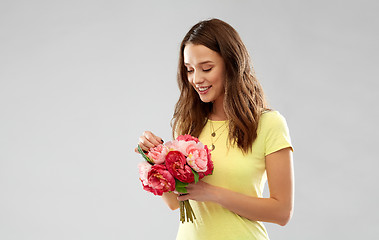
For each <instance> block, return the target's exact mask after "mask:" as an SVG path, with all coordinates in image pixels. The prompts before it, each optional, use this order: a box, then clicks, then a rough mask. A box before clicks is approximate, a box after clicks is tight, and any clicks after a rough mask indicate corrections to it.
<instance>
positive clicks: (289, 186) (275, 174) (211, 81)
mask: <svg viewBox="0 0 379 240" xmlns="http://www.w3.org/2000/svg"><path fill="white" fill-rule="evenodd" d="M184 62H185V65H186V67H187V70H188V80H189V81H190V83H191V85H192V86H193V87H194V88H195V89H196V91H198V92H199V89H198V87H199V86H200V87H203V86H205V87H207V86H211V88H210V89H209V91H208V92H207V93H206V94H199V95H200V98H201V100H202V101H204V102H209V101H212V102H213V103H214V106H213V112H212V114H211V115H210V118H211V119H212V120H226V114H225V111H224V107H223V100H224V81H225V63H224V60H223V59H222V57H221V56H220V55H219V54H218V53H217V52H214V51H212V50H210V49H208V48H206V47H205V46H202V45H193V44H189V45H187V46H186V47H185V48H184ZM209 69H211V70H209ZM161 140H162V139H161V138H160V137H158V136H156V135H154V134H153V133H152V132H150V131H146V132H144V133H143V135H142V136H141V137H140V138H139V145H140V146H141V148H142V149H143V150H145V151H148V150H149V148H151V147H154V146H157V145H158V144H160V143H161ZM135 151H136V152H138V151H137V149H135ZM265 162H266V172H267V181H268V186H269V191H270V197H269V198H257V197H251V196H247V195H244V194H241V193H237V192H234V191H231V190H228V189H224V188H221V187H218V186H214V185H211V184H208V183H205V182H203V181H199V182H198V183H197V184H194V183H192V184H189V185H188V186H187V191H188V194H186V195H183V196H178V194H176V193H164V194H163V196H162V198H163V200H164V201H165V203H166V204H167V205H168V206H169V208H171V209H172V210H175V209H177V208H179V201H184V200H187V199H191V200H195V201H210V202H215V203H218V204H220V205H221V206H223V207H225V208H227V209H229V210H230V211H232V212H234V213H236V214H238V215H240V216H243V217H245V218H248V219H250V220H252V221H263V222H271V223H276V224H279V225H281V226H284V225H286V224H287V223H288V222H289V220H290V219H291V216H292V211H293V202H294V174H293V159H292V151H291V148H284V149H281V150H279V151H277V152H274V153H271V154H269V155H267V156H266V157H265Z"/></svg>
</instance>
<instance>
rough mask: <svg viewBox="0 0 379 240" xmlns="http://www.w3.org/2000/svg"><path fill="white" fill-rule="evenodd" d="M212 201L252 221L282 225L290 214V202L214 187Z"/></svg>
mask: <svg viewBox="0 0 379 240" xmlns="http://www.w3.org/2000/svg"><path fill="white" fill-rule="evenodd" d="M212 201H214V202H216V203H218V204H220V205H221V206H223V207H225V208H226V209H228V210H230V211H232V212H234V213H236V214H238V215H240V216H242V217H245V218H247V219H250V220H252V221H263V222H272V223H276V224H279V225H281V226H284V225H286V224H287V222H288V221H289V219H290V218H291V215H292V204H291V203H290V202H286V201H283V200H282V201H280V200H278V199H274V198H257V197H251V196H247V195H244V194H241V193H237V192H233V191H230V190H227V189H224V188H218V187H215V188H214V190H213V199H212Z"/></svg>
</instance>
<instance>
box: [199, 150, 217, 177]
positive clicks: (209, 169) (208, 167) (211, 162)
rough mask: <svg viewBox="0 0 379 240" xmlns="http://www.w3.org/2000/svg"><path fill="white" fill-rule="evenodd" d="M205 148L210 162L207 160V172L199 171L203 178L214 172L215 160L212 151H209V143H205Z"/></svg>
mask: <svg viewBox="0 0 379 240" xmlns="http://www.w3.org/2000/svg"><path fill="white" fill-rule="evenodd" d="M204 149H205V151H206V152H207V158H208V162H207V171H205V172H199V178H200V179H202V178H203V177H205V176H207V175H209V174H212V173H213V168H214V166H213V161H212V160H211V151H209V149H208V147H207V145H204Z"/></svg>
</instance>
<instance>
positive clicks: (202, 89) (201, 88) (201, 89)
mask: <svg viewBox="0 0 379 240" xmlns="http://www.w3.org/2000/svg"><path fill="white" fill-rule="evenodd" d="M208 88H210V87H199V90H200V91H205V90H207V89H208Z"/></svg>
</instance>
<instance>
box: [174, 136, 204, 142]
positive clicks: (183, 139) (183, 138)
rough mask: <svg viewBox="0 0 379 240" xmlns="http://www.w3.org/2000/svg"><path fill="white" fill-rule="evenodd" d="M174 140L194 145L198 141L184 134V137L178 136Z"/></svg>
mask: <svg viewBox="0 0 379 240" xmlns="http://www.w3.org/2000/svg"><path fill="white" fill-rule="evenodd" d="M176 140H178V141H186V142H188V141H195V142H196V143H198V142H199V139H197V138H195V137H192V136H191V135H189V134H185V135H180V136H178V137H177V138H176Z"/></svg>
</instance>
